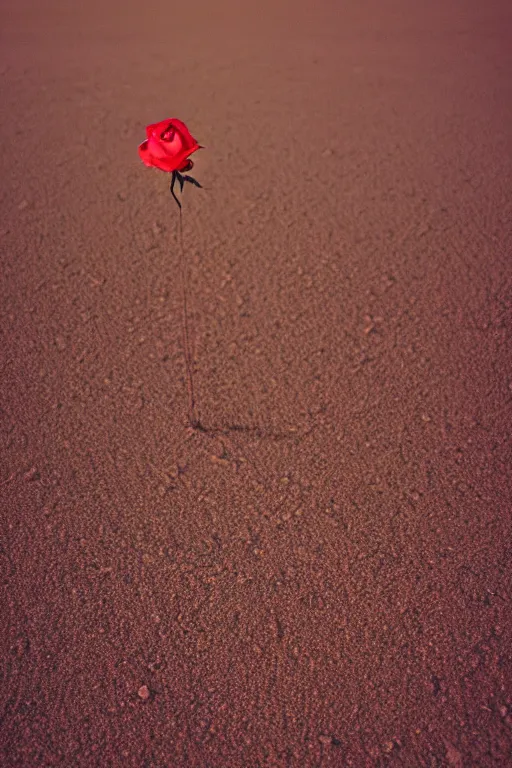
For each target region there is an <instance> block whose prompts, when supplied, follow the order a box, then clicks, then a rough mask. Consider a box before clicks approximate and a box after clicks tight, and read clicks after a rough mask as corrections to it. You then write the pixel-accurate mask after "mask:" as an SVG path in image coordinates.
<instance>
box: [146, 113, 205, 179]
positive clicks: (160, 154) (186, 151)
mask: <svg viewBox="0 0 512 768" xmlns="http://www.w3.org/2000/svg"><path fill="white" fill-rule="evenodd" d="M146 135H147V137H148V138H147V140H146V141H143V142H142V144H141V145H140V147H139V155H140V156H141V159H142V162H143V163H145V164H146V165H149V166H150V167H153V168H159V169H160V170H161V171H167V172H169V173H171V172H172V171H189V170H190V169H191V168H192V166H193V162H192V160H189V156H190V155H191V154H192V152H195V151H196V150H198V149H201V146H200V145H199V144H198V143H197V141H196V140H195V139H194V137H193V136H192V135H191V133H190V131H189V130H188V128H187V126H186V125H185V123H182V122H181V120H178V119H177V118H175V117H171V118H169V120H162V121H161V122H160V123H155V124H154V125H148V127H147V128H146Z"/></svg>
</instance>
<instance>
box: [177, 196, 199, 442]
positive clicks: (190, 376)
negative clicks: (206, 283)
mask: <svg viewBox="0 0 512 768" xmlns="http://www.w3.org/2000/svg"><path fill="white" fill-rule="evenodd" d="M179 240H180V276H181V298H182V333H183V353H184V356H185V368H186V371H187V391H188V420H189V422H190V426H191V427H193V428H194V429H197V428H198V427H199V419H198V417H197V413H196V401H195V396H194V372H193V365H192V355H191V353H190V339H189V330H188V292H187V270H186V267H185V249H184V247H183V219H182V213H181V206H180V220H179Z"/></svg>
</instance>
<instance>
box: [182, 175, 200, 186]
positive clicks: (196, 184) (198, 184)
mask: <svg viewBox="0 0 512 768" xmlns="http://www.w3.org/2000/svg"><path fill="white" fill-rule="evenodd" d="M183 179H184V181H188V182H190V184H194V186H196V187H199V188H200V189H202V188H203V186H202V184H200V183H199V182H198V181H196V179H194V178H192V176H183Z"/></svg>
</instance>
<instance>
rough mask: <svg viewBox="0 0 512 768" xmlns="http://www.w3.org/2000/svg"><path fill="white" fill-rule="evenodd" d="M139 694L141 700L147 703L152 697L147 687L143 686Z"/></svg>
mask: <svg viewBox="0 0 512 768" xmlns="http://www.w3.org/2000/svg"><path fill="white" fill-rule="evenodd" d="M137 693H138V695H139V698H140V699H142V701H147V700H148V699H149V697H150V691H149V688H148V687H147V685H141V687H140V688H139V690H138V691H137Z"/></svg>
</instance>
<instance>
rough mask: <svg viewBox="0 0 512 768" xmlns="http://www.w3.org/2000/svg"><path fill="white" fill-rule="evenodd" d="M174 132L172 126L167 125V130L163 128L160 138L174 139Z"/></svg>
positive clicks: (164, 139) (163, 139) (165, 139)
mask: <svg viewBox="0 0 512 768" xmlns="http://www.w3.org/2000/svg"><path fill="white" fill-rule="evenodd" d="M175 133H176V131H175V130H174V128H173V127H172V126H169V128H167V130H165V131H164V132H163V133H162V136H161V137H160V138H161V139H162V141H172V140H173V139H174V135H175Z"/></svg>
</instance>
